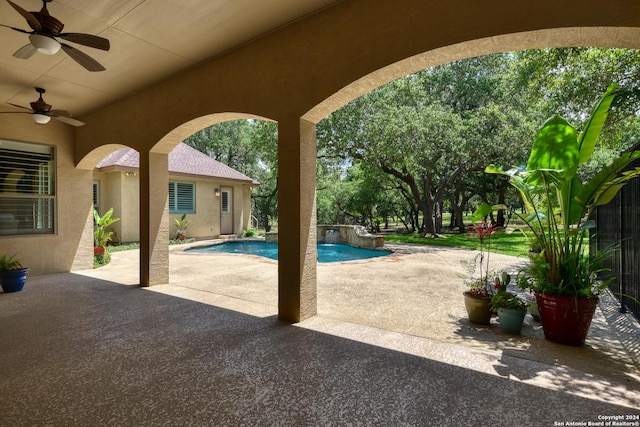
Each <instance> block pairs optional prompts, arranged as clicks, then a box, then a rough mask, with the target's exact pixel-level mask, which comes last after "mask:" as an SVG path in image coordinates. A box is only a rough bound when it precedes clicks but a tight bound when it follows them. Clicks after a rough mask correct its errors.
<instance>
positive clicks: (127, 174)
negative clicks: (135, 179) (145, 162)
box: [125, 172, 136, 176]
mask: <svg viewBox="0 0 640 427" xmlns="http://www.w3.org/2000/svg"><path fill="white" fill-rule="evenodd" d="M125 175H126V176H136V173H135V172H125Z"/></svg>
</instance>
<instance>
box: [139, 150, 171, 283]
mask: <svg viewBox="0 0 640 427" xmlns="http://www.w3.org/2000/svg"><path fill="white" fill-rule="evenodd" d="M139 173H140V286H151V285H157V284H161V283H168V282H169V203H168V186H169V155H168V154H165V153H154V152H149V151H142V152H140V171H139Z"/></svg>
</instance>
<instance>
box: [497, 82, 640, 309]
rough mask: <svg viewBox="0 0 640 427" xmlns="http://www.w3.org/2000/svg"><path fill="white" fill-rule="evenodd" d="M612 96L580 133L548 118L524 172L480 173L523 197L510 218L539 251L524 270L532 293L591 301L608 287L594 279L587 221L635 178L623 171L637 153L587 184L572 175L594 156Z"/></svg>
mask: <svg viewBox="0 0 640 427" xmlns="http://www.w3.org/2000/svg"><path fill="white" fill-rule="evenodd" d="M617 95H618V88H617V86H616V85H612V86H610V87H609V89H608V90H607V91H606V92H605V94H604V95H603V97H602V98H601V99H600V101H599V102H598V103H597V105H596V107H595V109H594V111H593V113H592V115H591V116H590V117H589V119H588V121H587V123H586V125H585V127H584V130H583V131H582V133H581V134H580V135H576V131H575V129H574V128H573V127H572V126H571V125H570V124H569V123H568V122H567V121H566V120H565V119H563V118H562V117H560V116H557V115H556V116H554V117H551V118H550V119H549V120H547V122H546V123H545V124H544V125H543V126H542V128H541V129H540V130H539V131H538V133H537V136H536V139H535V141H534V144H533V148H532V150H531V155H530V157H529V161H528V163H527V165H526V168H525V167H524V166H521V167H518V168H513V169H510V170H508V171H504V170H502V169H500V168H499V167H497V166H495V165H489V166H488V167H487V168H486V169H485V172H487V173H494V174H502V175H506V176H507V177H508V178H509V182H510V183H511V185H512V186H513V187H515V188H516V189H517V190H518V192H519V193H520V196H521V197H522V201H523V203H524V207H525V211H526V213H524V214H521V213H518V212H514V214H516V215H517V216H519V217H520V219H521V220H522V221H523V222H524V224H525V225H526V227H527V228H528V229H529V233H528V234H529V235H533V236H535V238H536V239H537V240H538V244H539V247H541V248H542V251H541V253H540V256H539V257H535V258H534V259H533V260H532V263H531V266H530V269H529V274H530V277H529V280H528V283H529V287H530V288H532V290H534V291H536V292H542V293H544V294H547V295H566V296H573V297H587V298H590V297H596V296H597V294H598V292H599V291H600V290H602V289H603V288H604V287H605V286H606V285H607V283H604V284H603V283H601V282H598V281H597V279H596V274H597V273H598V272H599V271H602V261H603V259H604V257H605V256H607V254H606V253H598V254H596V255H595V256H592V257H590V256H589V253H588V252H589V251H588V239H589V231H590V230H594V229H595V227H596V223H595V221H593V220H592V219H591V217H592V214H593V212H594V210H595V208H596V207H597V206H600V205H606V204H607V203H609V202H610V201H611V200H613V198H614V197H615V196H616V194H617V193H618V192H619V191H620V189H621V188H622V187H623V186H624V185H625V184H626V183H627V182H628V181H630V180H631V179H633V178H635V177H637V176H638V175H640V168H635V169H627V168H628V166H629V164H630V163H631V162H633V161H634V160H635V159H637V158H639V157H640V151H629V152H625V153H622V154H621V155H620V156H619V157H618V158H616V159H615V160H614V161H613V162H612V163H611V164H610V165H608V166H605V167H604V168H602V170H601V171H600V172H599V173H597V174H596V175H595V176H594V177H593V178H592V179H590V180H589V181H588V182H581V181H580V179H579V177H578V175H577V171H578V167H579V166H580V165H581V164H582V163H584V162H586V161H588V160H589V159H590V158H591V156H592V155H593V151H594V148H595V145H596V142H597V140H598V137H599V135H600V133H601V131H602V128H603V126H604V124H605V121H606V119H607V117H608V115H609V111H610V108H611V104H612V102H613V101H614V99H615V97H616V96H617ZM501 208H504V209H506V207H505V206H502V207H501Z"/></svg>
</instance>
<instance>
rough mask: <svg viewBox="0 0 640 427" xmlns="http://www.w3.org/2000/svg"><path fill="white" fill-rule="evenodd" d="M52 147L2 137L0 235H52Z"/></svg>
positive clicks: (0, 141)
mask: <svg viewBox="0 0 640 427" xmlns="http://www.w3.org/2000/svg"><path fill="white" fill-rule="evenodd" d="M54 212H55V161H54V149H53V147H49V146H45V145H38V144H28V143H24V142H15V141H6V140H2V139H0V235H24V234H53V233H54Z"/></svg>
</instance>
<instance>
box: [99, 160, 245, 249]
mask: <svg viewBox="0 0 640 427" xmlns="http://www.w3.org/2000/svg"><path fill="white" fill-rule="evenodd" d="M169 180H170V181H180V182H192V183H194V184H195V192H196V193H195V194H196V203H195V205H196V206H195V209H196V211H195V213H188V214H187V219H188V220H189V221H190V222H189V227H188V228H187V237H194V238H196V239H206V238H215V237H219V236H220V197H219V196H216V195H215V190H216V188H218V189H219V188H220V187H221V186H225V187H231V188H232V189H233V209H234V212H233V218H234V234H236V235H242V233H243V231H244V230H246V229H247V228H248V218H250V217H251V188H250V186H248V185H246V184H241V183H229V182H225V181H217V180H210V179H193V178H184V177H176V176H169ZM93 181H98V182H99V187H100V193H99V197H100V214H101V215H104V213H105V212H107V211H108V210H109V209H110V208H113V216H114V217H116V218H120V221H118V222H116V223H114V224H113V225H112V226H111V227H109V230H111V231H113V232H114V236H113V237H114V238H113V241H114V243H130V242H137V241H139V240H140V237H139V236H140V203H139V197H140V196H139V192H140V180H139V175H138V174H137V173H127V172H123V171H111V172H95V173H94V175H93ZM181 216H182V214H169V237H170V238H174V237H175V234H176V230H177V229H176V225H175V220H176V219H180V217H181Z"/></svg>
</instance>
